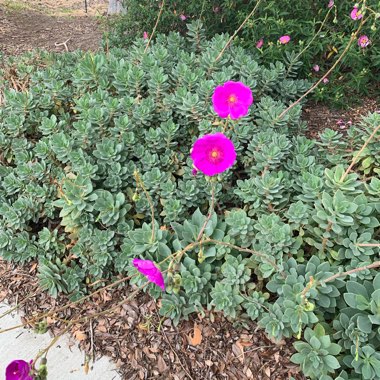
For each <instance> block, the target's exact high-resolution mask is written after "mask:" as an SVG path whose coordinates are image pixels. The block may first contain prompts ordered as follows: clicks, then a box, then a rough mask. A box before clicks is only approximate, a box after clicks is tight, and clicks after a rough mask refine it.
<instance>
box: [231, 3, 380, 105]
mask: <svg viewBox="0 0 380 380" xmlns="http://www.w3.org/2000/svg"><path fill="white" fill-rule="evenodd" d="M233 3H235V4H236V7H237V8H239V9H240V12H238V13H237V18H238V19H239V20H240V22H242V21H243V20H244V19H245V17H246V15H247V14H248V13H249V12H250V11H251V9H252V8H253V6H254V4H255V3H256V2H255V1H249V2H248V4H246V5H243V4H244V1H238V0H236V1H233ZM364 4H365V7H364ZM376 12H377V13H376ZM368 16H371V17H370V19H369V20H368V21H367V22H366V23H365V25H364V26H363V28H362V30H361V32H360V33H362V34H363V35H365V36H367V39H368V40H371V41H372V42H373V44H372V45H371V46H368V45H365V46H364V45H363V44H360V43H359V46H358V45H356V44H353V45H352V46H351V48H350V50H349V52H348V54H347V55H346V57H345V59H344V60H343V64H342V65H341V66H340V68H339V69H338V70H335V71H334V72H333V75H332V77H331V78H330V84H329V86H323V87H321V88H319V89H317V90H316V92H315V93H314V95H313V96H314V98H315V99H316V100H324V101H326V100H327V101H329V102H330V104H331V102H332V103H333V104H335V105H337V106H346V105H347V104H348V103H350V101H352V100H354V99H357V100H359V101H360V100H361V97H362V95H364V94H365V95H368V94H373V95H375V94H376V93H377V88H376V83H377V79H376V78H378V76H379V68H380V64H379V59H378V57H379V54H380V42H379V41H380V32H379V30H380V29H379V18H380V10H379V4H378V1H377V0H368V1H358V2H357V3H356V4H355V3H354V2H350V1H330V2H329V1H328V0H325V1H318V2H315V1H312V0H307V1H289V0H287V1H281V2H279V1H266V2H263V3H262V4H261V5H260V6H259V7H258V9H257V12H256V15H255V16H254V17H253V18H252V19H251V20H249V21H248V23H247V25H246V26H245V27H244V29H243V30H242V32H241V38H242V39H241V44H242V45H243V46H244V47H247V48H250V49H253V50H255V48H254V45H253V42H252V41H258V40H263V41H265V43H263V44H260V47H259V48H260V50H257V49H256V50H257V51H256V55H255V56H256V57H257V59H258V61H259V62H263V63H267V62H273V61H277V60H279V61H282V62H291V60H292V57H295V56H297V54H301V59H302V61H303V65H302V67H300V68H299V75H301V76H302V77H310V78H312V79H319V77H320V76H322V75H323V74H325V73H326V71H327V70H328V69H329V68H330V67H331V66H332V65H333V63H334V62H335V60H336V59H337V57H338V55H340V54H341V53H342V52H343V50H344V49H345V47H346V46H347V44H348V41H349V40H350V38H351V34H352V33H353V32H355V31H356V29H357V28H358V26H359V24H360V23H361V21H362V19H363V17H365V18H366V17H368ZM286 37H287V38H286ZM289 38H290V39H289ZM309 43H310V46H309ZM363 47H366V49H362V48H363ZM314 65H318V66H319V67H320V71H319V72H318V74H317V73H316V72H315V71H314V70H313V66H314ZM313 71H314V72H313Z"/></svg>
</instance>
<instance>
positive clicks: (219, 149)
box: [190, 132, 236, 177]
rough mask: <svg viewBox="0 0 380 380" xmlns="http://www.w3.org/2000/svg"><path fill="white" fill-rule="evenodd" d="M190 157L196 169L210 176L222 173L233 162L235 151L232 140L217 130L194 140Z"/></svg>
mask: <svg viewBox="0 0 380 380" xmlns="http://www.w3.org/2000/svg"><path fill="white" fill-rule="evenodd" d="M190 157H191V159H192V160H193V162H194V166H195V167H196V168H197V169H198V170H200V171H201V172H202V173H203V174H205V175H207V176H210V177H211V176H213V175H216V174H219V173H223V172H224V171H226V170H227V169H229V168H230V167H231V166H232V165H233V164H234V162H235V160H236V151H235V147H234V144H233V142H232V141H231V140H230V139H229V138H228V137H226V136H225V135H224V134H223V133H220V132H217V133H214V134H208V135H204V136H203V137H200V138H199V139H198V140H196V141H195V143H194V145H193V148H192V150H191V153H190Z"/></svg>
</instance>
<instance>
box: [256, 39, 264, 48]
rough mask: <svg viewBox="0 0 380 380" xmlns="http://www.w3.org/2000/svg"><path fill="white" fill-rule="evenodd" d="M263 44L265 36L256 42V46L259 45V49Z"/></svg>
mask: <svg viewBox="0 0 380 380" xmlns="http://www.w3.org/2000/svg"><path fill="white" fill-rule="evenodd" d="M263 45H264V39H263V38H260V39H259V40H258V41H257V43H256V47H257V48H258V49H261V48H262V46H263Z"/></svg>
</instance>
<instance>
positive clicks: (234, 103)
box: [212, 81, 253, 119]
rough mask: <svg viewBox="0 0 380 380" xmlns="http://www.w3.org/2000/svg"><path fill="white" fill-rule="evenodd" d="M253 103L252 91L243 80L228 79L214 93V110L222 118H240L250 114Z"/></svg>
mask: <svg viewBox="0 0 380 380" xmlns="http://www.w3.org/2000/svg"><path fill="white" fill-rule="evenodd" d="M252 103H253V96H252V91H251V89H250V88H249V87H247V86H246V85H244V84H243V83H242V82H234V81H228V82H226V83H224V84H223V85H221V86H217V87H216V88H215V91H214V93H213V95H212V104H213V107H214V111H215V112H216V113H217V114H218V115H219V117H221V118H227V117H228V116H229V117H230V118H231V119H239V118H240V117H244V116H246V115H247V114H248V110H249V107H250V106H251V104H252Z"/></svg>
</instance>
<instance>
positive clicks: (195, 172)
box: [191, 168, 198, 177]
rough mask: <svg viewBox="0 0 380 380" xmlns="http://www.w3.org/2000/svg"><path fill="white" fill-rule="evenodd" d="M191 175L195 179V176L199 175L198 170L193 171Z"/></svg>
mask: <svg viewBox="0 0 380 380" xmlns="http://www.w3.org/2000/svg"><path fill="white" fill-rule="evenodd" d="M191 174H192V175H193V176H194V177H195V176H196V175H197V174H198V170H197V169H195V168H194V169H193V170H192V171H191Z"/></svg>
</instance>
